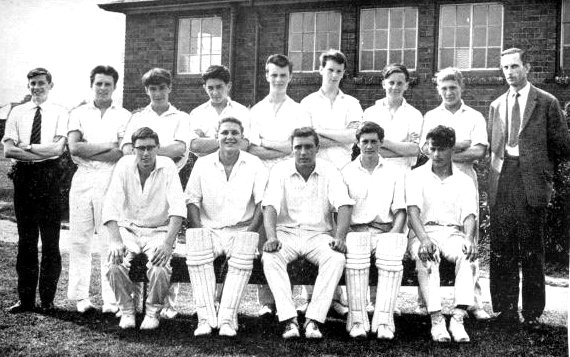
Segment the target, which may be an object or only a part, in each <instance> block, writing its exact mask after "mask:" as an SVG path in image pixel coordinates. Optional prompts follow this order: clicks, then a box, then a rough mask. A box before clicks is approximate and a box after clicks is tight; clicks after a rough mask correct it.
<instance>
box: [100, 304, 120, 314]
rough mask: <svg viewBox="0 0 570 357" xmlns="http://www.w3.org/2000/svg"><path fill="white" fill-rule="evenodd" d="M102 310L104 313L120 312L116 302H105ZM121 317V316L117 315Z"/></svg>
mask: <svg viewBox="0 0 570 357" xmlns="http://www.w3.org/2000/svg"><path fill="white" fill-rule="evenodd" d="M101 312H102V313H104V314H115V315H116V314H117V313H118V312H119V307H118V306H117V305H115V304H103V307H102V308H101ZM117 317H119V316H117Z"/></svg>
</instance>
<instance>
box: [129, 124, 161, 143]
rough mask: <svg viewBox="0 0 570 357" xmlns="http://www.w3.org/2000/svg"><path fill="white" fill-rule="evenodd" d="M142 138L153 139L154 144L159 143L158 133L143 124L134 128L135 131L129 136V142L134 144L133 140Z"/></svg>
mask: <svg viewBox="0 0 570 357" xmlns="http://www.w3.org/2000/svg"><path fill="white" fill-rule="evenodd" d="M143 139H154V142H155V143H156V145H160V142H159V140H158V134H157V133H156V132H155V131H153V130H152V129H151V128H149V127H146V126H143V127H142V128H139V129H137V130H135V132H134V133H133V135H132V136H131V142H132V144H133V146H135V142H136V141H137V140H143Z"/></svg>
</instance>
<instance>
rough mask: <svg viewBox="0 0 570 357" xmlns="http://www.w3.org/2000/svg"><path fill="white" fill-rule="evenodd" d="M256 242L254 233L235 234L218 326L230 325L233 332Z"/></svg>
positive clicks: (257, 236)
mask: <svg viewBox="0 0 570 357" xmlns="http://www.w3.org/2000/svg"><path fill="white" fill-rule="evenodd" d="M258 240H259V235H258V234H257V233H255V232H240V233H236V237H235V239H234V241H233V245H232V249H231V252H230V259H229V261H228V274H227V276H226V280H225V282H224V289H223V292H222V300H221V302H220V311H219V314H218V326H222V325H223V324H230V326H232V327H233V329H234V330H236V331H237V330H238V322H237V312H238V307H239V303H240V301H241V298H242V296H243V292H244V291H245V287H246V286H247V283H248V281H249V278H250V276H251V271H252V270H253V259H254V258H255V250H256V248H257V242H258Z"/></svg>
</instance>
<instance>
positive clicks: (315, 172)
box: [288, 158, 323, 177]
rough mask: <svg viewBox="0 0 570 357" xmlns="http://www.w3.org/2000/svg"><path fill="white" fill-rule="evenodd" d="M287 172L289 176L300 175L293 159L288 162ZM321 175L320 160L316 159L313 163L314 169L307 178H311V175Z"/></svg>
mask: <svg viewBox="0 0 570 357" xmlns="http://www.w3.org/2000/svg"><path fill="white" fill-rule="evenodd" d="M288 172H289V176H295V175H297V176H299V177H301V174H300V173H299V171H297V167H296V166H295V158H292V159H290V161H289V165H288ZM322 174H323V168H322V164H321V163H320V160H319V159H317V161H316V163H315V169H314V170H313V172H311V174H310V175H309V177H311V176H313V175H317V176H318V175H322Z"/></svg>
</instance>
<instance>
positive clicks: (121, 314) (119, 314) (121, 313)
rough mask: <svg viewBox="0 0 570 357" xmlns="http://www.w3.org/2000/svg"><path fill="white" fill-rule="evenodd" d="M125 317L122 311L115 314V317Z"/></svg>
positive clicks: (119, 310) (118, 310)
mask: <svg viewBox="0 0 570 357" xmlns="http://www.w3.org/2000/svg"><path fill="white" fill-rule="evenodd" d="M121 316H123V312H122V311H121V309H117V312H115V317H121Z"/></svg>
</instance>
